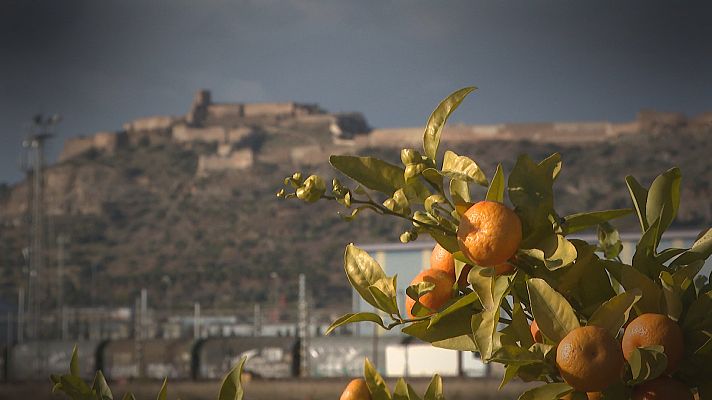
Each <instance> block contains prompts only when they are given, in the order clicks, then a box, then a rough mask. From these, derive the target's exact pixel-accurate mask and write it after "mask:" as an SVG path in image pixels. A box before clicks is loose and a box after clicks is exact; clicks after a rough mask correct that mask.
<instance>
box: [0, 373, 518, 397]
mask: <svg viewBox="0 0 712 400" xmlns="http://www.w3.org/2000/svg"><path fill="white" fill-rule="evenodd" d="M408 382H409V383H410V384H411V385H413V387H414V388H415V389H416V390H417V391H419V392H420V393H423V392H425V388H426V387H427V385H428V382H429V381H428V380H427V379H411V380H408ZM347 383H348V379H318V380H317V379H299V380H297V379H289V380H260V379H255V380H252V381H250V382H247V383H246V385H245V399H246V400H277V399H278V400H336V399H338V398H339V396H340V394H341V391H342V390H343V388H344V387H345V386H346V384H347ZM388 383H389V386H390V387H391V388H393V386H395V381H390V380H389V382H388ZM110 385H111V389H112V391H113V394H114V398H115V399H121V396H123V395H124V393H126V392H127V391H129V390H131V391H133V392H134V394H135V395H136V398H137V399H138V400H150V399H155V398H156V394H157V393H158V390H159V389H160V382H112V383H110ZM219 386H220V383H219V382H217V381H206V382H181V381H175V382H170V381H169V382H168V398H169V399H182V400H208V399H210V400H214V399H216V398H217V395H218V390H219ZM444 386H445V396H446V398H447V399H448V400H504V399H516V398H517V397H518V396H519V395H520V394H521V393H522V392H523V391H524V390H525V389H526V388H528V387H531V386H532V385H526V384H524V383H521V382H512V383H510V384H508V385H507V386H506V387H505V388H504V389H502V390H501V391H498V390H497V387H498V386H499V380H495V379H478V378H446V379H445V382H444ZM50 390H51V384H50V382H49V381H48V382H46V383H43V382H16V383H0V400H6V399H7V400H11V399H12V400H15V399H17V400H24V399H33V400H60V399H64V398H65V397H64V396H60V395H52V394H51V393H50Z"/></svg>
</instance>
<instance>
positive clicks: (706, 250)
mask: <svg viewBox="0 0 712 400" xmlns="http://www.w3.org/2000/svg"><path fill="white" fill-rule="evenodd" d="M710 254H712V228H709V229H707V230H706V231H703V232H702V233H700V236H699V238H698V239H697V240H695V243H694V244H693V245H692V247H691V248H690V250H688V251H686V252H685V253H683V254H682V255H681V256H680V257H678V258H677V259H675V260H674V261H673V262H672V265H685V264H690V263H692V262H695V261H698V260H706V259H707V258H708V257H709V256H710Z"/></svg>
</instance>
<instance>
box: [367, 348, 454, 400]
mask: <svg viewBox="0 0 712 400" xmlns="http://www.w3.org/2000/svg"><path fill="white" fill-rule="evenodd" d="M363 376H364V379H365V380H366V385H367V386H368V391H369V393H370V394H371V399H372V400H445V395H444V394H443V379H442V377H440V375H438V374H435V375H433V378H432V379H431V380H430V384H428V387H427V389H425V394H423V395H422V396H420V395H418V393H417V392H416V391H415V389H413V387H412V386H410V384H408V383H406V381H405V380H404V379H403V378H399V379H398V381H397V382H396V385H395V387H394V388H393V391H392V392H391V390H390V389H389V388H388V385H386V381H385V380H384V379H383V377H382V376H381V374H379V373H378V370H376V368H375V367H374V366H373V364H371V362H370V361H369V360H368V358H366V359H365V361H364V366H363Z"/></svg>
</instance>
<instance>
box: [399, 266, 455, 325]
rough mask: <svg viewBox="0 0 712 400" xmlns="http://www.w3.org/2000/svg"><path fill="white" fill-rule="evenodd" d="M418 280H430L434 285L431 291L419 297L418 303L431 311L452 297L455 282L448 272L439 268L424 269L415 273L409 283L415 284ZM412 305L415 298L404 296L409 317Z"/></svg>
mask: <svg viewBox="0 0 712 400" xmlns="http://www.w3.org/2000/svg"><path fill="white" fill-rule="evenodd" d="M420 282H432V283H433V284H434V285H435V288H433V290H432V291H430V292H428V293H426V294H424V295H422V296H421V297H420V299H419V301H420V304H422V305H424V306H425V307H428V308H429V309H430V310H432V312H433V313H434V312H436V311H437V310H439V309H440V308H441V307H442V306H443V305H444V304H445V303H447V302H448V300H450V299H451V298H452V287H453V285H454V284H455V278H454V277H452V276H451V275H449V274H448V273H446V272H443V271H441V270H439V269H426V270H424V271H422V272H420V273H419V274H418V275H416V277H415V278H413V281H412V282H411V283H410V284H411V285H415V284H417V283H420ZM414 305H415V300H413V299H411V298H410V296H406V298H405V309H406V311H407V312H408V316H409V317H411V318H413V317H414V316H413V314H412V313H411V311H412V309H413V306H414Z"/></svg>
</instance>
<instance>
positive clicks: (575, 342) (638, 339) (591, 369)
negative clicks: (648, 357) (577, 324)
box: [530, 313, 693, 400]
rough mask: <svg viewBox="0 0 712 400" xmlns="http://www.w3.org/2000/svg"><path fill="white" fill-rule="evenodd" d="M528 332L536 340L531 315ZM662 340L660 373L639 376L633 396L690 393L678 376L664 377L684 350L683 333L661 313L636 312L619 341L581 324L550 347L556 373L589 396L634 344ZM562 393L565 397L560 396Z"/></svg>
mask: <svg viewBox="0 0 712 400" xmlns="http://www.w3.org/2000/svg"><path fill="white" fill-rule="evenodd" d="M530 329H531V333H532V337H533V338H534V340H535V341H537V342H541V332H540V331H539V327H538V325H537V323H536V321H533V322H532V324H531V326H530ZM653 345H659V346H663V348H664V353H665V355H666V356H667V359H668V365H667V368H666V370H665V372H664V375H663V376H660V377H658V378H656V379H654V380H651V381H647V382H643V383H641V384H639V385H637V386H636V387H635V388H634V389H633V394H632V396H633V397H632V398H633V400H655V399H658V400H659V399H683V400H685V399H692V398H693V396H692V392H691V391H690V389H689V388H688V387H687V386H685V385H684V384H683V383H682V382H680V381H677V380H675V379H672V378H670V376H669V375H671V374H673V373H674V372H675V371H677V368H678V367H679V365H680V362H681V361H682V357H683V355H684V336H683V333H682V329H680V326H679V325H678V324H677V323H676V322H675V321H673V320H672V319H670V318H668V317H667V316H666V315H661V314H652V313H649V314H642V315H640V316H638V317H637V318H635V319H634V320H633V321H631V322H630V323H629V324H628V326H627V327H626V328H625V331H624V333H623V339H622V343H619V342H618V340H616V338H615V337H614V336H613V335H611V334H610V333H609V332H608V331H606V330H605V329H603V328H599V327H596V326H585V327H581V328H577V329H574V330H573V331H571V332H569V334H568V335H566V337H564V339H562V340H561V342H560V343H559V345H558V347H557V351H556V365H557V367H558V368H559V372H560V373H561V377H562V378H564V380H565V381H566V382H567V383H568V384H569V385H571V386H572V387H573V388H574V389H576V390H577V391H584V392H588V393H587V396H588V398H589V399H593V398H597V397H596V396H600V393H598V392H600V391H602V390H604V389H606V388H607V387H609V386H610V385H611V384H613V383H614V382H616V381H618V380H619V379H620V377H621V373H622V371H623V367H624V359H625V360H630V358H631V355H632V353H633V351H634V350H635V349H636V348H638V347H645V346H653ZM564 398H566V397H564Z"/></svg>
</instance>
